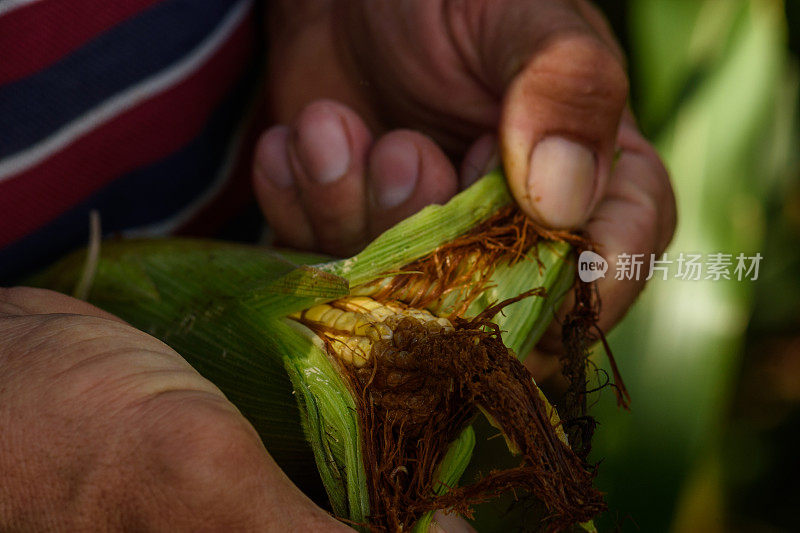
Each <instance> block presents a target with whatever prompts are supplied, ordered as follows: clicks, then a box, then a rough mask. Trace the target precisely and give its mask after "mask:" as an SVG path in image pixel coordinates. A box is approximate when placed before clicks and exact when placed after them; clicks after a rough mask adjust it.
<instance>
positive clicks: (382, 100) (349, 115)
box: [254, 0, 675, 372]
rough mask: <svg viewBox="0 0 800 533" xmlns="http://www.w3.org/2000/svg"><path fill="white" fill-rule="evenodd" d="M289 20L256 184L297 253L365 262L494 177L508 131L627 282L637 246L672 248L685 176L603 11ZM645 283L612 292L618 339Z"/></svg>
mask: <svg viewBox="0 0 800 533" xmlns="http://www.w3.org/2000/svg"><path fill="white" fill-rule="evenodd" d="M271 22H272V24H271V25H270V28H269V33H270V38H271V45H270V66H269V67H270V68H269V94H270V104H271V107H272V110H273V114H274V117H275V118H276V119H277V121H278V122H279V123H281V125H278V126H275V127H273V128H271V129H269V130H268V131H266V132H265V133H264V135H263V136H262V137H261V139H260V141H259V144H258V146H257V149H256V155H255V163H254V184H255V190H256V194H257V197H258V199H259V202H260V204H261V206H262V208H263V210H264V212H265V214H266V217H267V220H268V222H269V224H270V226H271V227H272V228H273V230H274V231H275V234H276V236H277V238H278V240H279V241H280V242H282V243H284V244H288V245H291V246H294V247H298V248H310V249H317V250H320V251H323V252H328V253H333V254H340V255H346V254H349V253H352V252H354V251H356V250H357V249H359V248H360V247H361V246H363V244H365V243H366V242H368V241H369V240H370V239H371V238H373V237H374V236H376V235H377V234H379V233H380V232H381V231H383V230H385V229H386V228H388V227H390V226H391V225H393V224H394V223H396V222H398V221H399V220H402V219H403V218H405V217H407V216H409V215H411V214H413V213H414V212H416V211H417V210H419V209H420V208H422V207H423V206H425V205H427V204H430V203H443V202H445V201H447V200H448V199H449V198H450V197H451V196H452V195H453V194H455V193H456V192H457V191H458V190H459V189H461V188H463V187H466V186H467V185H469V184H470V183H471V182H473V181H474V180H475V179H476V178H477V177H479V176H480V175H481V174H482V173H484V172H485V171H486V170H488V169H489V168H491V167H492V166H494V165H495V164H496V162H497V159H496V156H494V155H493V151H494V150H495V148H494V147H495V145H496V144H497V138H498V137H499V152H500V154H501V155H502V162H503V165H504V167H505V170H506V174H507V176H508V181H509V186H510V188H511V191H512V192H513V194H514V196H515V198H516V200H517V201H518V203H519V205H520V207H521V208H522V209H523V210H524V211H525V212H526V213H528V214H529V215H530V216H531V217H532V218H534V219H535V220H537V221H539V222H540V223H542V224H544V225H545V226H549V227H553V228H569V229H581V230H583V231H584V232H585V234H586V235H587V236H588V237H589V239H591V240H592V241H593V242H595V243H596V244H597V247H598V251H599V252H600V253H601V254H602V255H603V256H604V257H605V258H606V259H607V260H609V263H610V265H609V271H610V272H614V271H615V270H614V269H615V262H614V259H615V258H616V257H617V255H618V254H620V253H622V252H626V253H630V254H633V253H644V254H650V253H656V254H659V253H661V252H662V251H663V250H664V249H665V248H666V246H667V244H668V243H669V241H670V239H671V237H672V233H673V231H674V227H675V202H674V197H673V193H672V189H671V186H670V183H669V178H668V175H667V172H666V170H665V169H664V166H663V165H662V163H661V161H660V159H659V157H658V155H657V153H656V152H655V150H654V149H653V148H652V146H650V144H649V143H648V142H647V141H646V140H645V139H644V138H643V137H642V135H641V133H640V132H639V131H638V129H637V127H636V124H635V121H634V118H633V116H632V115H631V114H630V112H628V111H626V110H625V103H626V100H627V94H628V82H627V78H626V74H625V70H624V59H623V56H622V53H621V51H620V49H619V47H618V46H617V44H616V43H615V41H614V38H613V36H612V35H611V31H610V30H609V28H608V26H607V24H606V23H605V21H604V19H603V17H602V16H601V15H600V14H599V12H598V11H597V10H596V9H595V8H594V7H593V6H591V5H590V4H589V3H588V2H585V1H581V0H579V1H566V0H500V1H497V0H491V1H490V0H473V1H446V0H416V1H410V2H393V1H390V0H384V1H377V0H369V1H367V0H363V1H352V2H339V1H336V0H329V1H322V2H320V1H316V2H314V1H309V2H283V3H280V2H279V3H277V4H275V7H274V8H273V13H272V18H271ZM397 128H404V129H397ZM616 150H619V156H618V159H617V161H616V164H614V157H615V152H616ZM451 161H459V162H460V169H458V170H457V168H456V166H455V165H454V164H453V163H452V162H451ZM643 285H644V281H643V280H624V281H620V280H615V279H614V276H606V278H604V279H601V280H599V281H598V283H597V287H598V291H599V294H600V299H601V300H602V310H601V315H600V322H599V325H600V327H601V328H602V329H604V330H608V329H609V328H610V327H611V326H612V325H613V324H614V323H616V322H617V321H618V320H619V319H620V318H621V317H622V315H623V314H624V313H625V311H626V310H627V309H628V307H629V306H630V305H631V304H632V302H633V301H634V299H635V298H636V297H637V295H638V294H639V292H640V291H641V290H642V288H643ZM557 338H558V335H557V333H556V332H554V331H553V332H551V334H550V335H549V340H548V339H546V341H545V343H544V348H545V349H546V350H548V351H549V350H551V349H552V348H553V345H555V344H557V342H554V339H557ZM548 343H549V345H548ZM534 364H536V363H534ZM555 364H556V363H555V361H554V360H552V359H550V362H549V363H548V365H549V367H548V368H549V371H552V369H553V368H554V365H555ZM545 370H546V369H545V368H544V367H541V366H540V368H538V371H539V372H545Z"/></svg>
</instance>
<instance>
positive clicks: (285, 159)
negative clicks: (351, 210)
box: [253, 126, 314, 249]
mask: <svg viewBox="0 0 800 533" xmlns="http://www.w3.org/2000/svg"><path fill="white" fill-rule="evenodd" d="M288 148H289V128H288V127H287V126H275V127H274V128H270V129H269V130H267V131H266V132H265V133H264V134H263V135H262V136H261V138H260V139H259V140H258V143H257V144H256V149H255V156H254V158H253V190H254V192H255V195H256V199H257V200H258V204H259V206H260V207H261V211H262V212H263V213H264V217H265V218H266V219H267V224H269V227H270V229H271V230H272V231H273V233H274V235H275V241H276V243H277V244H281V245H286V246H291V247H293V248H301V249H311V248H313V246H314V233H313V231H312V230H311V222H309V220H308V217H307V216H306V214H305V211H304V210H303V205H302V202H301V201H300V194H299V191H298V189H297V183H296V180H295V178H294V175H293V174H292V171H291V168H290V166H289V155H288Z"/></svg>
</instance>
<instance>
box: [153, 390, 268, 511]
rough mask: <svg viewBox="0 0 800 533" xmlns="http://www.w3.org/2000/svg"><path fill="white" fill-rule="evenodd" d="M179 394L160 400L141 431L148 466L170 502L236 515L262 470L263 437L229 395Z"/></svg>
mask: <svg viewBox="0 0 800 533" xmlns="http://www.w3.org/2000/svg"><path fill="white" fill-rule="evenodd" d="M179 396H180V397H178V396H176V397H174V398H173V401H171V402H164V401H158V402H157V403H156V404H155V405H154V406H153V407H154V408H155V412H153V413H150V414H151V415H153V416H149V417H148V418H149V422H148V423H147V424H146V425H145V428H144V429H143V430H142V431H141V434H140V435H139V440H140V441H141V442H142V443H143V446H144V447H145V450H146V452H145V457H144V460H145V462H146V463H147V469H148V470H150V471H151V472H153V473H154V474H156V476H157V479H156V480H155V485H156V486H158V487H160V492H161V493H162V495H163V496H164V497H165V498H166V499H167V500H168V501H169V502H173V501H179V502H181V504H182V505H183V506H184V507H185V508H186V509H187V510H190V511H192V510H204V511H209V510H217V511H218V512H223V511H224V512H226V513H235V512H236V510H237V509H239V506H238V505H237V503H236V501H237V499H238V500H245V499H246V498H241V496H242V492H243V489H244V488H245V486H246V485H247V484H248V483H249V482H251V481H252V480H253V479H254V476H255V477H259V474H260V473H261V472H260V468H261V467H260V463H261V461H262V460H263V458H262V454H263V453H265V452H263V450H262V448H261V444H260V441H259V440H258V437H257V435H256V434H255V432H254V430H253V429H252V428H251V427H250V426H249V425H248V424H247V423H246V421H245V420H244V419H243V418H242V417H241V416H240V415H238V413H236V412H235V410H233V407H229V406H228V405H227V402H225V400H224V399H221V398H217V397H212V396H210V395H207V394H199V395H194V396H193V397H188V398H187V397H186V396H185V395H179Z"/></svg>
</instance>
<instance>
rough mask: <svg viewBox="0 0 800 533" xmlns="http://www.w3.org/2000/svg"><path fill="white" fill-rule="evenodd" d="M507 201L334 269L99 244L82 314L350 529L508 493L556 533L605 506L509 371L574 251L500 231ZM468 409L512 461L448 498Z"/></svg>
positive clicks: (320, 261)
mask: <svg viewBox="0 0 800 533" xmlns="http://www.w3.org/2000/svg"><path fill="white" fill-rule="evenodd" d="M510 202H511V198H510V195H509V193H508V190H507V189H506V187H505V180H504V177H503V176H502V174H500V173H499V172H496V173H493V174H491V175H489V176H487V177H486V178H484V179H483V180H481V181H479V182H478V183H476V184H475V185H473V186H472V187H471V188H470V189H468V190H467V191H465V192H464V193H462V194H460V195H458V196H457V197H456V198H454V199H453V200H451V201H450V202H449V203H448V204H447V205H444V206H432V207H429V208H426V209H425V210H423V211H421V212H420V213H418V214H417V215H415V216H414V217H411V218H410V219H408V220H406V221H404V222H402V223H400V224H398V225H397V226H395V227H394V228H392V229H391V230H389V231H387V232H386V233H384V234H383V235H382V236H381V237H379V238H378V239H376V241H374V242H373V243H372V244H370V246H368V247H367V248H366V249H365V250H364V251H363V252H361V253H360V254H358V255H357V256H355V257H353V258H350V259H345V260H340V261H329V260H326V259H325V258H322V257H320V256H315V255H311V254H297V253H286V252H284V253H281V254H278V253H276V252H273V251H267V250H263V249H255V248H250V247H245V246H239V245H231V244H225V243H213V242H206V241H189V240H183V241H179V240H172V241H133V242H121V243H106V244H104V246H103V251H102V254H101V259H100V261H99V263H98V264H97V266H96V267H97V268H96V276H95V278H94V280H93V284H92V287H91V289H90V291H89V300H90V301H92V302H93V303H95V304H96V305H99V306H100V307H102V308H105V309H107V310H109V311H111V312H113V313H116V314H117V315H119V316H120V317H122V318H124V319H126V320H128V321H129V322H131V323H132V324H134V325H135V326H137V327H139V328H141V329H144V330H145V331H148V332H150V333H151V334H153V335H155V336H157V337H159V338H161V339H163V340H164V341H165V342H167V343H168V344H170V345H171V346H172V347H173V348H175V349H176V350H177V351H178V352H179V353H181V354H182V355H184V357H186V358H187V360H188V361H189V362H190V363H191V364H192V365H193V366H195V368H197V369H198V370H199V371H200V372H201V373H203V374H204V375H206V377H208V378H209V379H211V380H212V381H214V382H215V383H216V384H217V385H218V386H219V387H220V388H221V389H222V390H223V392H225V394H226V395H227V396H228V398H229V399H230V400H231V401H232V402H233V403H234V404H236V405H237V406H238V407H239V409H240V410H241V411H242V412H243V414H244V415H245V416H246V417H248V419H249V420H250V421H251V422H252V423H253V424H254V426H255V427H256V429H257V431H258V432H259V434H260V435H261V436H262V439H263V440H264V442H265V445H266V446H267V448H268V450H269V451H270V453H271V455H272V456H273V458H275V460H276V461H277V462H278V463H279V464H280V465H281V467H282V468H283V469H284V470H285V471H286V472H287V473H288V474H289V476H290V477H291V478H292V479H293V480H294V481H295V482H296V483H297V484H298V485H299V486H300V487H301V488H302V489H303V490H305V491H306V492H307V493H309V494H310V495H311V496H312V497H314V498H315V499H316V500H317V501H320V502H322V500H323V498H324V497H323V496H322V494H321V493H320V491H319V490H318V489H316V488H315V487H316V486H317V485H316V484H315V479H316V478H321V480H322V484H323V486H324V490H325V493H326V495H327V500H328V501H327V503H328V504H329V505H330V508H331V509H332V511H333V513H334V514H335V515H336V516H339V517H341V518H343V519H346V520H347V521H348V522H349V523H350V524H355V525H356V526H357V527H360V528H362V529H368V528H369V529H378V530H406V529H409V528H411V527H412V526H413V527H415V528H416V529H417V530H420V531H424V530H425V528H426V527H427V524H428V523H429V522H430V516H431V512H432V511H433V510H434V509H437V508H451V509H455V510H458V511H461V512H468V510H469V509H468V504H469V503H470V502H473V501H481V500H482V499H485V498H486V497H488V496H490V495H492V494H495V493H497V492H499V491H501V490H505V489H510V488H513V487H517V488H523V489H527V490H529V491H531V492H532V493H533V494H535V495H536V496H537V497H539V498H540V499H542V500H543V501H544V503H545V505H546V507H547V509H548V511H549V512H550V513H551V514H552V515H553V516H554V517H555V518H554V520H553V521H551V522H550V524H551V525H552V526H554V527H563V526H565V525H567V524H570V523H574V522H583V521H586V520H589V519H590V518H591V517H592V515H594V514H595V513H596V512H598V511H599V510H601V509H602V508H603V504H602V500H601V499H600V496H599V493H596V491H594V490H593V489H592V488H591V475H590V474H589V473H588V472H586V470H584V468H583V466H582V465H581V463H580V461H579V460H578V459H577V457H575V456H574V454H571V452H570V450H569V448H568V447H567V446H566V442H565V439H564V438H563V431H562V430H561V428H560V427H559V426H558V422H557V420H558V419H557V416H555V415H554V412H555V411H554V409H553V408H552V407H551V406H549V404H547V402H546V400H545V399H544V397H543V395H541V393H540V392H539V391H538V389H537V388H536V385H535V384H534V383H533V380H532V379H531V378H530V375H529V374H527V372H526V371H525V370H524V368H523V367H522V366H521V365H520V364H519V362H518V361H517V359H516V357H515V356H514V354H515V353H526V352H527V351H528V350H529V349H530V347H532V346H533V344H534V343H535V342H536V341H537V340H538V338H539V336H540V335H541V334H542V332H543V331H544V328H545V327H546V326H547V323H548V321H549V316H551V313H552V309H553V307H554V306H555V305H556V303H557V297H558V296H559V295H560V294H562V293H563V292H564V291H565V290H566V289H567V288H568V287H569V286H570V285H571V284H572V276H573V269H572V266H571V263H570V262H569V260H568V257H569V246H568V245H566V244H565V243H563V242H538V241H537V239H535V238H534V239H531V235H530V234H526V233H525V232H526V231H527V230H526V226H524V225H522V226H520V225H519V224H517V223H516V222H514V223H509V222H508V220H507V218H508V217H507V216H506V215H504V214H503V213H513V208H510V207H509V205H510ZM504 217H505V218H504ZM501 219H502V220H503V221H505V222H503V223H502V224H501V223H499V222H498V221H499V220H501ZM514 220H518V219H514ZM500 226H502V227H500ZM308 265H313V266H308ZM80 271H81V256H80V255H73V256H71V257H68V258H66V259H65V260H63V261H62V262H60V263H59V264H57V265H55V266H54V267H53V268H52V269H50V270H49V271H47V272H45V273H44V274H43V275H41V276H39V277H38V278H37V279H36V280H35V283H36V284H38V285H40V286H46V287H50V288H54V289H57V290H62V291H64V292H69V290H70V289H71V288H72V287H73V286H74V284H75V281H76V279H78V278H79V274H80ZM534 288H535V289H536V290H531V289H534ZM520 294H524V295H525V296H529V297H527V298H520V297H518V296H519V295H520ZM502 301H505V302H506V303H505V304H504V305H505V309H504V310H503V311H504V312H503V313H500V312H499V311H500V309H501V306H493V305H492V304H493V303H496V302H502ZM487 376H488V377H487ZM492 379H493V380H495V381H491V380H492ZM401 393H402V394H401ZM478 409H480V411H482V412H484V413H485V414H487V418H489V419H490V420H491V421H492V422H493V424H495V425H496V426H497V427H499V428H500V429H501V431H502V432H503V435H504V437H505V438H506V441H507V442H508V444H509V448H510V449H512V450H513V451H515V452H517V453H520V454H521V455H522V456H523V457H522V459H523V461H522V463H521V465H520V467H519V468H516V469H513V471H509V472H500V473H497V474H495V473H493V474H491V475H488V476H486V477H485V478H484V479H482V480H480V481H478V482H477V483H476V484H473V485H468V486H465V487H459V488H455V487H456V485H457V482H458V480H459V478H460V476H461V473H462V472H463V471H464V468H465V467H466V465H467V463H468V462H469V459H470V457H471V454H472V448H473V446H474V444H475V438H474V434H473V432H472V429H471V427H470V421H471V420H472V419H473V418H474V417H475V413H476V412H477V410H478ZM380 432H382V433H380ZM379 433H380V435H383V436H380V435H378V434H379ZM414 439H417V440H416V442H415V441H414ZM409 442H412V443H413V446H412V445H409ZM417 442H419V443H421V444H420V445H419V446H417V444H416V443H417ZM415 446H416V448H419V449H418V450H417V449H415ZM420 450H421V451H420ZM309 456H313V457H314V459H315V463H316V466H317V471H309V469H308V468H307V466H308V457H309Z"/></svg>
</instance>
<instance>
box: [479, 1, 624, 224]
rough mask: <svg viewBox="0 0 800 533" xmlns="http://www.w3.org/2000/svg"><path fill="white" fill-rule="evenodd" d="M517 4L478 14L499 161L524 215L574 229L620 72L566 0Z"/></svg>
mask: <svg viewBox="0 0 800 533" xmlns="http://www.w3.org/2000/svg"><path fill="white" fill-rule="evenodd" d="M498 4H503V5H505V4H508V2H500V3H498ZM518 4H519V5H518V9H516V10H508V9H499V8H498V7H495V8H494V9H490V13H489V14H488V15H486V20H487V21H489V27H490V28H492V30H490V31H489V33H490V36H489V37H487V39H489V40H490V41H491V42H490V43H489V46H488V53H489V54H490V55H489V56H487V61H491V62H494V63H495V64H496V67H495V68H496V71H495V76H496V78H497V79H498V80H499V83H500V84H501V85H502V86H503V87H504V88H505V91H504V97H503V103H502V111H501V119H500V130H499V137H500V148H501V154H502V157H503V163H504V165H505V169H506V172H507V175H508V180H509V185H510V188H511V190H512V192H513V194H514V196H515V198H516V199H517V201H518V202H519V203H520V205H521V207H522V208H523V209H524V210H525V211H526V212H527V213H528V214H529V215H530V216H531V217H533V218H534V219H536V220H538V221H539V222H541V223H543V224H545V225H547V226H550V227H556V228H575V227H578V226H580V225H582V224H583V223H584V222H585V221H586V220H587V219H588V217H589V216H590V214H591V213H592V211H593V208H594V206H595V205H597V202H598V201H599V199H600V198H601V197H602V194H603V191H604V189H605V186H606V184H607V182H608V179H609V176H610V169H611V163H612V161H613V156H614V149H615V139H616V133H617V127H618V125H619V119H620V115H621V112H622V109H623V106H624V103H625V99H626V96H627V92H628V84H627V77H626V75H625V71H624V68H623V65H622V62H621V60H620V58H619V56H618V54H617V52H616V51H615V50H614V49H612V48H611V47H610V46H609V45H608V44H607V43H606V42H605V41H604V39H603V38H602V37H600V36H599V35H598V34H597V33H596V32H595V30H594V29H593V28H592V26H591V25H590V24H589V23H588V22H586V21H585V20H584V19H583V18H582V17H581V16H580V14H579V13H578V11H576V10H575V9H574V8H572V7H571V4H568V3H566V2H557V1H552V2H547V3H545V2H536V3H531V2H519V3H518ZM492 5H493V6H494V4H492ZM506 7H507V6H506ZM509 11H513V16H512V15H511V14H509ZM501 37H502V39H501Z"/></svg>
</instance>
